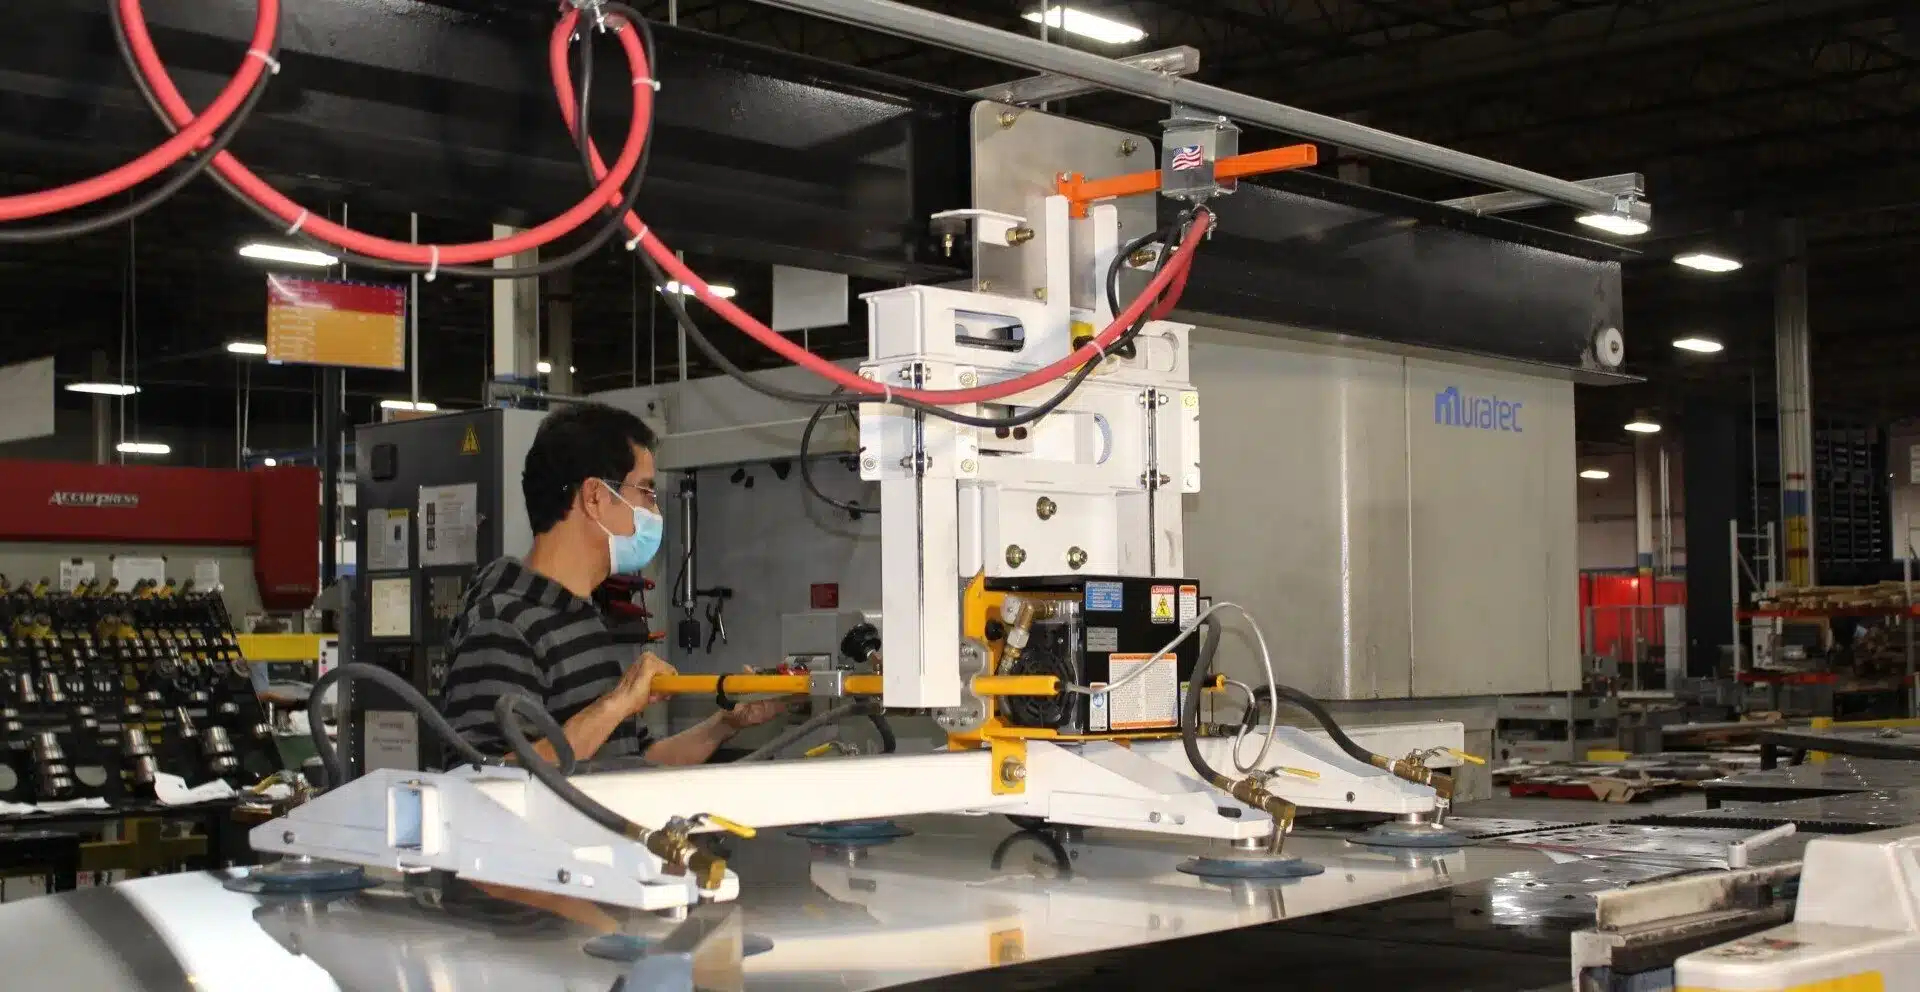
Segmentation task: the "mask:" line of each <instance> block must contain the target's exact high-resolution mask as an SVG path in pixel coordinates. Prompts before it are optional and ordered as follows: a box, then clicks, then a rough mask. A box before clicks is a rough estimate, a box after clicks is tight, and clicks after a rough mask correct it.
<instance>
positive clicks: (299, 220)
mask: <svg viewBox="0 0 1920 992" xmlns="http://www.w3.org/2000/svg"><path fill="white" fill-rule="evenodd" d="M311 213H312V212H311V211H308V210H301V211H300V216H298V217H295V218H294V219H293V226H292V227H289V228H287V236H288V237H292V236H294V235H296V234H299V233H300V227H301V225H303V224H305V223H306V222H307V217H309V216H310V215H311Z"/></svg>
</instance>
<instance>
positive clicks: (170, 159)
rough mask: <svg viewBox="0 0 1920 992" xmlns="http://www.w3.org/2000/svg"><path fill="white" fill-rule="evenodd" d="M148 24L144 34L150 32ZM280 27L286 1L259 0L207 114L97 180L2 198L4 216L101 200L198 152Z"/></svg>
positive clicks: (264, 59) (228, 113)
mask: <svg viewBox="0 0 1920 992" xmlns="http://www.w3.org/2000/svg"><path fill="white" fill-rule="evenodd" d="M118 2H119V3H120V4H121V7H122V9H129V8H130V9H132V10H133V11H135V16H138V10H139V5H138V3H137V2H136V0H118ZM144 27H145V25H142V28H143V32H142V33H143V34H144ZM279 32H280V0H259V8H258V10H257V12H256V13H255V15H254V22H253V40H252V42H251V47H250V48H249V49H248V51H247V55H246V58H245V59H244V60H243V61H242V62H241V64H240V70H239V71H238V72H236V73H234V74H233V78H232V79H230V80H228V81H227V86H226V88H225V89H223V90H221V91H220V95H219V96H218V97H215V98H214V101H213V103H211V104H209V105H208V106H207V110H206V113H204V114H201V115H200V116H199V118H197V119H194V118H193V116H192V115H191V114H189V115H187V119H186V120H182V121H181V122H180V123H181V124H183V125H187V126H184V127H182V128H181V130H180V131H179V132H178V133H176V134H174V136H173V137H171V138H169V139H167V140H166V141H165V142H163V143H161V144H160V145H159V147H156V148H154V149H153V150H152V151H150V152H148V153H146V154H145V155H142V156H140V157H139V158H137V159H134V160H133V161H131V162H128V163H126V164H125V165H122V166H120V167H119V168H116V169H114V170H113V171H111V172H103V173H101V174H100V175H97V176H95V177H93V178H92V179H86V180H82V181H81V182H77V183H73V184H71V185H67V186H61V187H59V188H57V189H49V190H42V191H40V192H38V193H22V194H19V195H17V196H5V197H0V221H10V220H24V219H26V218H29V217H40V216H44V215H46V214H51V213H58V212H59V211H62V210H71V209H73V208H74V207H79V206H84V205H86V204H89V203H92V202H94V201H96V200H100V199H104V198H106V197H109V196H112V195H114V194H115V193H124V192H126V191H127V190H129V189H132V188H133V187H135V186H138V185H139V184H141V183H143V182H146V181H147V180H149V179H152V178H153V177H154V176H157V175H159V174H160V173H162V172H164V171H166V170H167V169H169V168H171V167H173V166H174V165H177V164H178V163H179V162H180V161H181V160H182V159H184V158H186V157H187V156H188V155H191V154H193V151H194V149H196V148H201V147H204V146H205V145H206V143H207V141H208V139H210V138H212V137H213V133H214V132H215V131H218V130H220V129H221V128H223V127H225V126H226V125H227V121H228V120H230V119H231V118H232V117H233V114H234V111H236V110H239V109H240V105H241V104H242V103H245V102H246V99H247V94H248V93H251V92H252V91H253V88H254V86H255V85H257V84H258V83H259V82H260V76H261V74H262V73H265V72H266V71H267V68H268V66H269V64H270V62H271V57H270V56H269V55H268V54H267V53H268V52H269V51H272V49H273V40H274V38H275V37H277V36H278V35H279Z"/></svg>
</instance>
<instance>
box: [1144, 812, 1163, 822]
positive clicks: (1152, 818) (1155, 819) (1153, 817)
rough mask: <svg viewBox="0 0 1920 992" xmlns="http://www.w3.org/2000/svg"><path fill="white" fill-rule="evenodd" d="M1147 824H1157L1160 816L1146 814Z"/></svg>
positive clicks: (1157, 814)
mask: <svg viewBox="0 0 1920 992" xmlns="http://www.w3.org/2000/svg"><path fill="white" fill-rule="evenodd" d="M1147 822H1148V823H1159V822H1160V814H1159V813H1148V814H1147Z"/></svg>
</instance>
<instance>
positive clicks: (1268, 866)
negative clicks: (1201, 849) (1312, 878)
mask: <svg viewBox="0 0 1920 992" xmlns="http://www.w3.org/2000/svg"><path fill="white" fill-rule="evenodd" d="M1179 867H1180V870H1181V871H1183V872H1185V873H1187V874H1189V875H1199V876H1200V877H1202V878H1305V877H1307V876H1308V875H1318V874H1320V873H1321V872H1323V871H1326V870H1327V869H1326V867H1325V866H1324V865H1317V864H1314V863H1313V862H1311V861H1307V860H1305V859H1304V858H1289V857H1286V856H1284V855H1276V854H1256V853H1252V852H1249V853H1247V854H1220V855H1203V856H1201V857H1198V858H1193V859H1191V860H1188V861H1183V862H1181V863H1180V866H1179Z"/></svg>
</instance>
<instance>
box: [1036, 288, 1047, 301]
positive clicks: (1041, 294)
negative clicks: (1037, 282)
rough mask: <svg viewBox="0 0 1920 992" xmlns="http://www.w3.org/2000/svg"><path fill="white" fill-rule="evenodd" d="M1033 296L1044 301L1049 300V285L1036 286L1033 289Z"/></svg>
mask: <svg viewBox="0 0 1920 992" xmlns="http://www.w3.org/2000/svg"><path fill="white" fill-rule="evenodd" d="M1033 298H1034V299H1036V300H1039V301H1040V302H1042V303H1045V302H1047V287H1045V286H1035V287H1034V289H1033Z"/></svg>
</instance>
